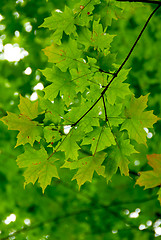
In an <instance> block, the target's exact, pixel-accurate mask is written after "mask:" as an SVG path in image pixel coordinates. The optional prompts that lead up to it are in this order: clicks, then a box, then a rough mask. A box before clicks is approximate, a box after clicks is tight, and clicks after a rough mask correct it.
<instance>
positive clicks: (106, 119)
mask: <svg viewBox="0 0 161 240" xmlns="http://www.w3.org/2000/svg"><path fill="white" fill-rule="evenodd" d="M102 99H103V106H104V110H105V121H106V122H107V121H108V118H107V109H106V104H105V97H104V96H102Z"/></svg>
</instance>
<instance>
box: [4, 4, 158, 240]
mask: <svg viewBox="0 0 161 240" xmlns="http://www.w3.org/2000/svg"><path fill="white" fill-rule="evenodd" d="M77 2H78V4H79V5H80V3H79V1H77ZM65 4H66V5H67V6H69V7H71V6H73V1H69V2H68V1H48V2H46V1H45V0H44V1H43V0H41V1H38V2H35V1H24V2H23V1H17V2H13V1H8V2H7V4H6V2H5V1H2V3H1V12H0V14H1V18H3V19H2V20H1V25H0V28H1V32H2V35H1V45H0V47H1V62H0V68H1V77H0V94H1V102H0V111H1V112H0V116H1V117H3V116H5V115H6V111H9V112H14V113H16V112H17V113H18V109H17V105H18V104H19V95H20V94H21V95H22V96H28V97H30V98H31V99H34V96H35V93H34V92H35V90H34V87H35V86H37V88H38V87H40V88H41V87H42V85H40V84H39V85H37V84H38V83H42V84H43V86H44V87H45V86H47V85H48V82H47V81H46V79H45V78H44V77H43V75H42V74H41V73H40V72H39V71H38V69H45V67H46V66H50V65H48V63H47V58H46V57H45V56H44V54H43V52H42V51H41V50H42V49H43V48H45V47H46V46H47V45H49V44H50V40H51V39H52V36H51V33H50V32H49V31H48V30H47V29H46V28H38V26H40V24H42V23H43V21H44V18H46V17H48V16H50V15H51V10H53V9H60V10H62V11H64V6H65ZM104 4H105V6H107V10H109V12H110V14H109V15H108V14H107V12H106V14H105V21H106V23H108V33H110V34H111V35H114V34H115V35H116V34H117V37H115V38H114V41H113V42H112V43H111V45H112V46H111V48H110V51H112V52H113V53H117V61H116V62H117V64H121V63H122V61H123V59H124V58H125V56H126V55H127V53H128V52H129V50H130V48H131V46H132V44H133V43H134V41H135V40H136V38H137V36H138V34H139V32H140V30H141V25H143V24H144V23H145V22H146V20H147V18H148V16H149V15H150V13H151V12H152V10H153V9H154V7H155V6H153V5H150V4H144V5H141V4H139V3H138V4H133V3H126V4H122V5H120V3H116V2H115V1H110V2H109V1H104ZM105 6H104V7H105ZM104 9H106V8H104ZM102 14H104V12H102ZM108 17H109V18H108ZM116 19H119V20H118V21H115V20H116ZM159 20H160V10H159V11H158V12H156V14H155V15H154V16H153V19H152V21H151V22H150V24H149V25H148V27H147V29H146V31H145V32H144V35H143V37H142V38H141V39H140V42H139V44H138V45H137V47H136V48H135V52H134V53H133V55H132V57H131V58H130V59H129V60H128V62H127V66H126V67H127V68H128V67H129V68H130V67H131V68H132V70H131V71H130V72H129V76H128V79H127V81H126V82H127V83H130V86H131V87H130V89H131V90H132V91H133V92H134V93H135V95H136V96H137V97H139V96H140V95H146V94H147V93H149V92H150V93H151V94H150V96H149V102H148V105H149V110H150V109H154V114H155V115H157V116H159V115H160V82H159V77H160V69H161V68H160V65H159V64H160V61H159V60H160V54H159V53H160V51H159V49H160V47H161V46H160V41H159V40H160V38H161V35H160V32H161V31H160V24H159ZM8 43H10V44H12V46H11V45H7V44H8ZM14 44H15V45H14ZM16 44H18V45H16ZM18 46H19V47H20V48H23V49H24V50H23V49H21V55H18V53H17V51H16V47H18ZM8 49H9V50H8ZM17 50H18V48H17ZM25 50H26V51H27V52H28V53H27V52H25ZM8 51H10V52H11V51H14V55H12V56H11V55H10V54H8ZM27 54H28V55H27ZM23 55H27V56H25V57H23ZM18 56H19V57H18ZM8 60H9V61H8ZM101 64H104V63H101ZM33 93H34V94H33ZM0 128H1V129H0V132H1V139H0V156H1V160H0V164H1V168H0V179H1V185H0V186H1V187H0V191H1V194H0V196H1V197H0V202H1V205H0V216H1V225H0V230H1V239H12V235H13V236H15V238H16V239H64V235H63V234H62V233H65V234H66V238H67V239H90V238H91V239H129V238H132V239H138V238H144V239H153V238H154V235H155V236H157V233H158V235H159V234H160V233H159V230H160V228H159V225H160V220H159V219H160V214H161V212H160V205H159V201H158V200H157V196H156V193H157V191H158V188H157V187H156V188H154V189H148V190H146V191H143V188H142V187H139V186H138V185H136V186H135V187H134V184H135V181H136V179H137V177H138V176H137V173H138V172H139V171H143V170H149V169H150V167H149V165H148V164H147V158H146V154H152V153H158V154H159V153H160V141H159V137H160V136H159V132H160V122H157V124H155V128H154V130H151V129H150V130H149V131H150V132H148V135H147V137H148V138H147V144H148V149H147V148H146V147H145V146H144V145H140V146H138V149H137V150H139V151H140V152H141V154H140V155H137V158H132V159H131V162H130V165H129V169H130V177H131V178H129V177H124V176H120V173H119V171H117V174H115V175H114V176H113V178H112V181H111V182H109V183H108V185H107V183H106V181H105V180H104V179H103V178H101V177H98V176H97V175H96V174H95V176H94V179H93V181H92V183H89V182H86V183H85V184H84V185H83V186H82V187H81V190H80V191H78V188H77V186H76V182H75V181H73V182H71V181H70V179H71V175H70V173H69V171H67V170H66V169H63V170H62V176H63V177H62V180H56V181H55V180H54V181H52V184H51V185H50V186H48V187H47V189H46V190H45V194H44V195H43V194H42V192H41V189H40V187H39V185H38V184H36V185H34V186H33V185H32V184H29V185H27V186H26V188H25V190H24V189H23V183H24V177H23V176H22V174H23V172H24V170H23V169H19V168H18V166H17V164H16V161H15V160H16V158H17V156H18V155H20V154H22V153H23V147H22V146H19V147H17V148H16V149H14V146H15V145H16V133H15V132H14V131H8V130H7V127H6V126H5V125H4V124H3V123H2V122H0ZM146 131H148V130H147V129H146ZM13 239H14V238H13Z"/></svg>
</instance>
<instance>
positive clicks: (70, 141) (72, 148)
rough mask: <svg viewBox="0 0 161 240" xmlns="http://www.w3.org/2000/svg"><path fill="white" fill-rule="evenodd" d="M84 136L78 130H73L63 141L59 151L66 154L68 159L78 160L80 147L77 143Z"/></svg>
mask: <svg viewBox="0 0 161 240" xmlns="http://www.w3.org/2000/svg"><path fill="white" fill-rule="evenodd" d="M82 136H83V132H81V131H79V132H78V131H77V129H74V128H72V129H71V130H70V132H69V133H68V135H66V136H65V137H64V139H63V140H62V144H61V145H60V147H59V150H61V151H64V152H65V157H66V159H69V158H71V159H73V160H75V159H77V158H78V150H79V149H80V147H79V145H78V144H77V142H76V141H79V140H80V139H81V137H82Z"/></svg>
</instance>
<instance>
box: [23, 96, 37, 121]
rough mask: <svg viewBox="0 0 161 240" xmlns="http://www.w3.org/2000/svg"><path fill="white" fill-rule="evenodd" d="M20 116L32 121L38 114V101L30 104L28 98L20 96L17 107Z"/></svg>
mask: <svg viewBox="0 0 161 240" xmlns="http://www.w3.org/2000/svg"><path fill="white" fill-rule="evenodd" d="M18 108H19V109H20V112H21V114H22V115H24V116H27V117H28V118H30V119H34V118H36V117H37V115H38V114H39V113H40V112H39V109H38V101H36V102H34V103H32V102H31V101H30V100H29V99H28V98H25V97H23V96H22V95H20V104H19V105H18Z"/></svg>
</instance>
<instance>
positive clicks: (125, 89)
mask: <svg viewBox="0 0 161 240" xmlns="http://www.w3.org/2000/svg"><path fill="white" fill-rule="evenodd" d="M129 71H130V70H125V69H123V70H121V71H120V72H119V74H118V76H117V78H115V80H114V81H113V82H112V84H111V85H110V87H109V88H108V90H107V92H106V97H107V100H108V102H109V103H110V104H112V105H113V104H114V103H115V102H116V99H117V98H121V99H125V97H126V96H127V95H131V94H132V92H131V91H130V89H129V84H128V83H123V81H125V80H126V79H127V75H128V73H129ZM111 78H112V77H111ZM111 78H110V79H109V81H110V80H111Z"/></svg>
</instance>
